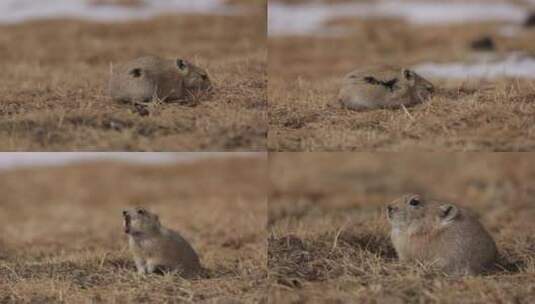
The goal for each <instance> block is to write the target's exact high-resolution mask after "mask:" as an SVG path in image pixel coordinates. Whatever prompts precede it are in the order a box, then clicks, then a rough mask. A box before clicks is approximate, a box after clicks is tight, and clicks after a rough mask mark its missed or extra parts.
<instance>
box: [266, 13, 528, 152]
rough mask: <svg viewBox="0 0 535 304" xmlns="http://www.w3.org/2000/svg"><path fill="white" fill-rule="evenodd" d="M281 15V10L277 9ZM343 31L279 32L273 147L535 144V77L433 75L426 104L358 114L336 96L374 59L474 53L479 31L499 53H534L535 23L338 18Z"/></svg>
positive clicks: (274, 47)
mask: <svg viewBox="0 0 535 304" xmlns="http://www.w3.org/2000/svg"><path fill="white" fill-rule="evenodd" d="M273 18H275V17H273ZM330 25H331V26H335V27H344V28H345V29H347V30H348V31H349V32H348V34H347V35H345V36H339V37H292V36H290V37H270V38H269V39H268V40H269V42H268V48H269V67H268V75H269V84H268V96H269V101H270V107H269V130H270V132H269V134H268V147H269V149H270V150H272V151H333V150H334V151H341V150H343V151H348V150H358V151H372V150H373V151H377V150H380V151H409V150H424V151H467V150H469V151H527V150H533V149H534V148H535V135H534V134H535V132H534V131H535V129H534V128H535V127H534V126H535V118H534V117H535V116H534V114H535V102H534V101H535V85H534V82H533V81H515V80H511V79H500V80H496V81H492V82H491V81H478V80H475V79H474V80H470V81H466V82H459V81H445V80H441V79H431V81H432V82H433V83H434V84H435V85H437V86H438V87H439V91H438V92H437V94H436V95H435V96H434V97H433V98H432V99H431V100H430V101H429V102H427V103H425V104H421V105H418V106H415V107H413V108H409V109H408V112H406V111H404V110H403V109H398V110H374V111H364V112H356V111H349V110H344V109H341V108H340V106H339V105H338V103H337V94H338V90H339V86H340V80H341V77H343V75H345V74H346V73H348V72H350V71H351V70H353V69H356V68H358V67H362V66H366V65H373V64H397V65H404V66H411V65H414V64H417V63H420V62H427V61H432V62H449V61H464V60H468V58H470V56H472V54H471V50H470V49H469V48H468V45H469V44H470V42H471V41H472V40H473V39H476V38H479V37H482V36H484V35H489V34H490V35H491V36H493V38H495V40H496V41H495V42H496V44H497V52H498V53H500V54H505V53H506V52H509V51H513V50H523V51H527V52H535V43H534V42H533V41H535V31H533V30H531V31H527V30H526V31H523V32H522V33H521V34H520V35H519V36H517V37H512V38H505V37H500V36H498V35H497V34H496V33H497V31H498V29H499V28H500V27H501V26H502V25H501V24H494V23H481V24H467V25H451V26H426V27H418V26H414V25H411V24H408V23H406V22H403V21H401V20H395V19H384V20H382V19H379V20H377V19H375V20H373V19H370V20H359V19H358V18H347V19H339V20H333V21H332V22H330Z"/></svg>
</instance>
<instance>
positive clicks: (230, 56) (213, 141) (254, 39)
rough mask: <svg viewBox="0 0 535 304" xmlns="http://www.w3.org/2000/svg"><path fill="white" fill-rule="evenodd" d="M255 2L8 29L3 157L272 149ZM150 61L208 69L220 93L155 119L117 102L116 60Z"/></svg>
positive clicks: (158, 112) (170, 108)
mask: <svg viewBox="0 0 535 304" xmlns="http://www.w3.org/2000/svg"><path fill="white" fill-rule="evenodd" d="M255 3H257V4H256V5H254V6H249V8H247V9H246V10H245V11H246V13H244V14H242V15H236V16H205V15H201V16H197V15H195V16H193V15H192V16H190V15H180V16H163V17H159V18H157V19H153V20H149V21H135V22H127V23H107V24H103V23H92V22H82V21H75V20H54V21H32V22H28V23H24V24H19V25H10V26H1V27H0V37H1V38H0V43H1V44H2V45H4V46H6V47H3V48H1V49H0V58H1V59H0V64H1V65H2V69H3V73H2V74H1V75H0V83H1V85H0V96H1V99H2V100H1V101H2V102H1V106H0V113H1V116H2V122H1V123H0V146H2V150H22V151H34V150H37V151H44V150H53V151H57V150H62V151H65V150H118V151H127V150H128V151H130V150H134V151H149V150H150V151H163V150H165V151H197V150H211V151H226V150H248V151H256V150H265V146H266V136H267V113H266V111H267V110H266V108H267V96H266V82H267V76H266V57H267V52H266V38H265V31H266V24H265V22H264V21H263V20H265V14H266V10H265V8H263V6H262V5H261V2H260V1H257V2H255ZM7 46H9V47H7ZM144 54H157V55H161V56H164V57H176V56H181V57H184V58H187V59H190V60H192V61H193V62H194V63H196V64H198V65H200V66H202V67H205V68H206V69H207V70H208V72H209V74H210V75H211V78H212V80H213V82H214V85H215V92H214V94H212V95H211V96H204V97H202V98H201V99H200V100H197V101H198V102H193V103H190V104H189V105H180V104H176V103H171V104H163V105H159V106H154V107H151V109H150V115H148V116H140V115H139V114H138V113H137V112H136V111H133V108H132V107H130V106H125V105H121V104H117V103H114V102H112V101H111V100H110V99H109V98H108V97H107V96H106V81H107V77H108V73H109V69H110V63H112V62H122V61H127V60H130V59H132V58H136V57H138V56H141V55H144Z"/></svg>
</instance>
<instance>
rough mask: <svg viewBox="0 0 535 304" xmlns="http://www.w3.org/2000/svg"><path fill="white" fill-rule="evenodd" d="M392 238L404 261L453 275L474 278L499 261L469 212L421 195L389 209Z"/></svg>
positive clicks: (393, 204)
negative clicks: (424, 264) (426, 198)
mask: <svg viewBox="0 0 535 304" xmlns="http://www.w3.org/2000/svg"><path fill="white" fill-rule="evenodd" d="M387 218H388V220H389V222H390V224H391V226H392V231H391V234H390V237H391V240H392V243H393V244H394V248H395V249H396V252H397V254H398V257H399V259H400V260H401V261H412V260H416V261H420V262H424V263H430V264H432V265H434V266H438V267H439V268H440V269H441V270H442V271H444V272H445V273H448V274H452V275H466V274H468V275H475V274H480V273H482V272H484V271H485V270H488V269H489V268H490V267H492V266H493V264H494V262H495V261H496V258H497V249H496V244H495V243H494V240H493V239H492V237H491V236H490V235H489V233H488V232H487V231H486V230H485V228H484V227H483V226H482V225H481V223H479V221H478V220H477V218H476V217H475V216H474V215H473V214H472V213H471V212H469V211H468V210H466V209H463V208H461V207H458V206H456V205H453V204H449V203H441V202H437V201H431V200H425V199H423V198H422V197H421V196H420V195H416V194H410V195H405V196H403V197H401V198H400V199H398V200H396V201H394V202H392V203H391V204H390V205H388V206H387Z"/></svg>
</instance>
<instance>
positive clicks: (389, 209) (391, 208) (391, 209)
mask: <svg viewBox="0 0 535 304" xmlns="http://www.w3.org/2000/svg"><path fill="white" fill-rule="evenodd" d="M394 209H395V208H394V207H392V206H387V207H386V210H387V211H388V214H390V213H392V212H394Z"/></svg>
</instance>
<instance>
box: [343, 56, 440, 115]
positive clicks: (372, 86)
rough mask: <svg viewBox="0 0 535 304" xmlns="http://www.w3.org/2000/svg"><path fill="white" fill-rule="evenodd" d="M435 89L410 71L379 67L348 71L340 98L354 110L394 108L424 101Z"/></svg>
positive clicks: (344, 104) (347, 106)
mask: <svg viewBox="0 0 535 304" xmlns="http://www.w3.org/2000/svg"><path fill="white" fill-rule="evenodd" d="M433 91H434V87H433V84H431V83H430V82H429V81H427V80H426V79H424V78H423V77H422V76H420V75H418V74H416V73H415V72H413V71H411V70H408V69H404V68H400V67H391V66H378V67H370V68H364V69H361V70H355V71H353V72H351V73H349V74H347V75H346V76H345V77H344V80H343V84H342V88H341V89H340V93H339V94H338V101H339V102H340V103H341V104H342V106H343V107H346V108H348V109H352V110H364V109H377V108H389V107H390V108H391V107H399V106H401V105H406V106H409V105H414V104H417V103H420V102H423V101H425V100H426V99H428V98H429V97H430V96H431V94H432V93H433Z"/></svg>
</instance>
